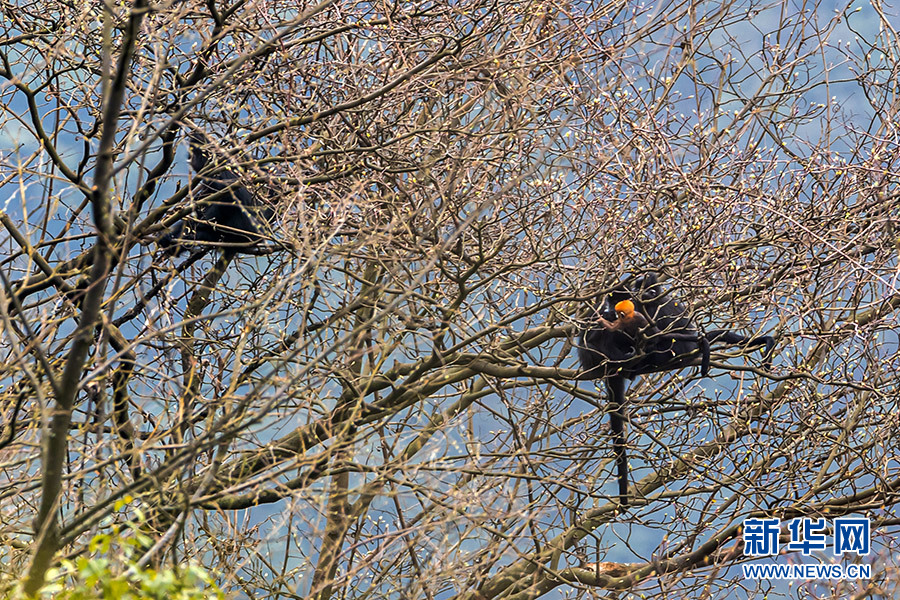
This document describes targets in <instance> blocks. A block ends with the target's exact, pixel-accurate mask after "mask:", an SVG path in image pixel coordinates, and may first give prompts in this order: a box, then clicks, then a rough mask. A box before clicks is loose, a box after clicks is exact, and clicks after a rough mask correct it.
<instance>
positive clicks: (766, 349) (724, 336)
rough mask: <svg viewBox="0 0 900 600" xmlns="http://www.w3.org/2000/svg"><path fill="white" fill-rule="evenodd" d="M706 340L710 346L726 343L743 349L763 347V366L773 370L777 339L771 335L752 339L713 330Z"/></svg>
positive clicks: (725, 330)
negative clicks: (773, 356)
mask: <svg viewBox="0 0 900 600" xmlns="http://www.w3.org/2000/svg"><path fill="white" fill-rule="evenodd" d="M706 339H707V340H709V343H710V344H714V343H716V342H724V343H726V344H732V345H734V346H740V347H742V348H757V347H759V346H763V366H764V367H765V368H767V369H771V368H772V354H773V351H774V350H775V338H773V337H772V336H770V335H761V336H758V337H750V336H746V335H741V334H739V333H735V332H733V331H729V330H727V329H713V330H712V331H710V332H709V333H707V334H706Z"/></svg>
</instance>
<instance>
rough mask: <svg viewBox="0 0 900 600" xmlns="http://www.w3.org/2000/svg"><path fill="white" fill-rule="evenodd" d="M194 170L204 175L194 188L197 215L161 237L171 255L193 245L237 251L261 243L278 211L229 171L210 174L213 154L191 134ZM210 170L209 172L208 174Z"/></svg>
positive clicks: (160, 242) (198, 138) (195, 135)
mask: <svg viewBox="0 0 900 600" xmlns="http://www.w3.org/2000/svg"><path fill="white" fill-rule="evenodd" d="M189 138H190V152H191V169H192V170H193V172H194V173H198V174H200V175H201V182H200V184H199V185H198V186H197V188H196V189H195V190H194V194H195V198H196V206H195V208H194V213H195V214H194V218H190V219H183V220H181V221H179V222H178V223H176V224H175V225H173V226H172V228H171V229H170V230H169V232H168V233H166V234H165V235H164V236H162V237H161V238H160V239H159V245H160V247H161V248H163V249H164V250H165V251H166V253H167V254H172V255H179V254H181V253H182V252H184V251H185V250H187V249H188V248H189V247H191V246H193V245H195V244H196V245H198V246H205V247H207V248H222V249H223V250H224V251H225V252H227V253H232V254H234V253H236V252H238V251H240V250H241V249H242V248H244V249H245V248H248V247H250V246H253V245H255V244H257V243H259V242H260V241H261V240H262V239H263V236H262V235H261V234H262V232H263V230H264V229H265V225H266V224H267V223H269V222H270V221H271V220H272V217H273V216H274V211H273V210H272V208H271V207H269V206H268V205H266V204H264V203H261V202H260V201H259V200H258V199H257V198H256V197H255V196H254V195H253V194H251V193H250V191H249V190H248V189H247V188H246V187H244V186H243V185H242V184H241V182H240V180H239V179H238V177H237V175H235V174H234V173H232V172H231V171H228V170H221V171H218V172H216V173H213V174H208V172H209V170H210V168H209V166H210V163H211V161H212V156H211V155H210V153H209V152H208V151H207V150H206V149H205V148H204V147H203V146H204V143H205V140H204V139H203V138H202V137H200V136H199V135H197V134H194V133H192V134H190V136H189ZM204 171H206V172H207V173H204Z"/></svg>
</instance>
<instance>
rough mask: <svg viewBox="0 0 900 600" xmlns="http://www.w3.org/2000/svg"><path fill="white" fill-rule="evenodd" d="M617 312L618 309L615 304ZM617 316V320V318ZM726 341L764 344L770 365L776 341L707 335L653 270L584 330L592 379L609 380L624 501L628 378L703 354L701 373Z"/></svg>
mask: <svg viewBox="0 0 900 600" xmlns="http://www.w3.org/2000/svg"><path fill="white" fill-rule="evenodd" d="M614 302H615V305H614V310H615V312H613V303H614ZM613 319H614V320H613ZM716 342H724V343H726V344H729V345H736V346H740V347H742V348H746V349H749V348H755V347H759V346H763V347H764V351H763V365H764V366H765V367H766V368H770V367H771V364H772V350H773V349H774V347H775V340H774V339H773V338H772V337H771V336H767V335H766V336H759V337H748V336H744V335H741V334H738V333H735V332H733V331H728V330H726V329H715V330H713V331H710V332H709V333H706V334H704V333H702V332H701V331H700V330H699V329H698V328H697V327H696V326H695V325H694V324H693V323H692V322H691V320H690V318H689V316H688V315H687V312H686V311H685V307H684V305H683V304H680V303H679V302H677V301H676V300H674V299H672V298H669V297H668V296H667V292H666V291H665V290H663V289H662V287H661V286H660V285H659V283H658V282H657V278H656V275H654V274H648V275H645V276H643V277H641V278H639V279H637V280H636V281H635V282H634V284H633V285H631V286H626V285H624V284H622V285H620V286H618V287H617V288H615V289H613V290H612V292H610V294H609V296H608V297H607V298H606V299H605V300H604V302H603V305H602V311H599V314H595V315H594V319H593V322H592V324H591V326H590V327H589V328H588V329H586V330H584V331H583V332H582V334H581V338H580V343H579V345H578V358H579V360H580V362H581V367H582V369H584V376H585V378H588V379H605V380H606V390H607V396H608V398H607V400H608V402H609V412H610V416H609V420H610V429H611V430H612V438H613V440H612V442H613V453H614V454H615V457H616V472H617V478H618V483H619V502H620V503H621V504H622V505H623V506H627V505H628V459H627V456H626V453H625V417H624V413H623V408H622V407H623V405H624V403H625V380H626V379H634V378H635V377H637V376H638V375H644V374H647V373H653V372H659V371H673V370H677V369H681V368H684V367H687V366H690V365H691V364H693V363H694V361H695V359H696V358H697V354H698V353H699V355H700V359H701V362H700V373H701V375H703V376H705V375H706V374H707V373H708V372H709V361H710V357H709V355H710V344H712V343H716Z"/></svg>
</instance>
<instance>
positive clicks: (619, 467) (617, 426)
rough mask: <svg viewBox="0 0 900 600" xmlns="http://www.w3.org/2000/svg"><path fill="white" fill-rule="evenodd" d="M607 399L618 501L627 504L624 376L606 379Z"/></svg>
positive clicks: (623, 504)
mask: <svg viewBox="0 0 900 600" xmlns="http://www.w3.org/2000/svg"><path fill="white" fill-rule="evenodd" d="M606 390H607V392H608V398H607V399H608V401H609V428H610V430H611V431H612V447H613V454H614V455H615V457H616V477H617V479H618V482H619V503H620V504H621V505H622V506H623V507H625V506H628V455H627V454H626V444H625V414H624V412H623V408H622V406H623V404H624V403H625V378H624V377H610V378H609V379H607V380H606Z"/></svg>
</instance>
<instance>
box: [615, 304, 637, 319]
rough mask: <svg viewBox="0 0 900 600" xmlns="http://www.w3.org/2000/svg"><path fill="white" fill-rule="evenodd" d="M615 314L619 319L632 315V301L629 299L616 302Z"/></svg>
mask: <svg viewBox="0 0 900 600" xmlns="http://www.w3.org/2000/svg"><path fill="white" fill-rule="evenodd" d="M616 315H617V316H618V317H619V318H620V319H628V318H631V317H632V316H634V302H632V301H631V300H622V301H621V302H619V303H618V304H616Z"/></svg>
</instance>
